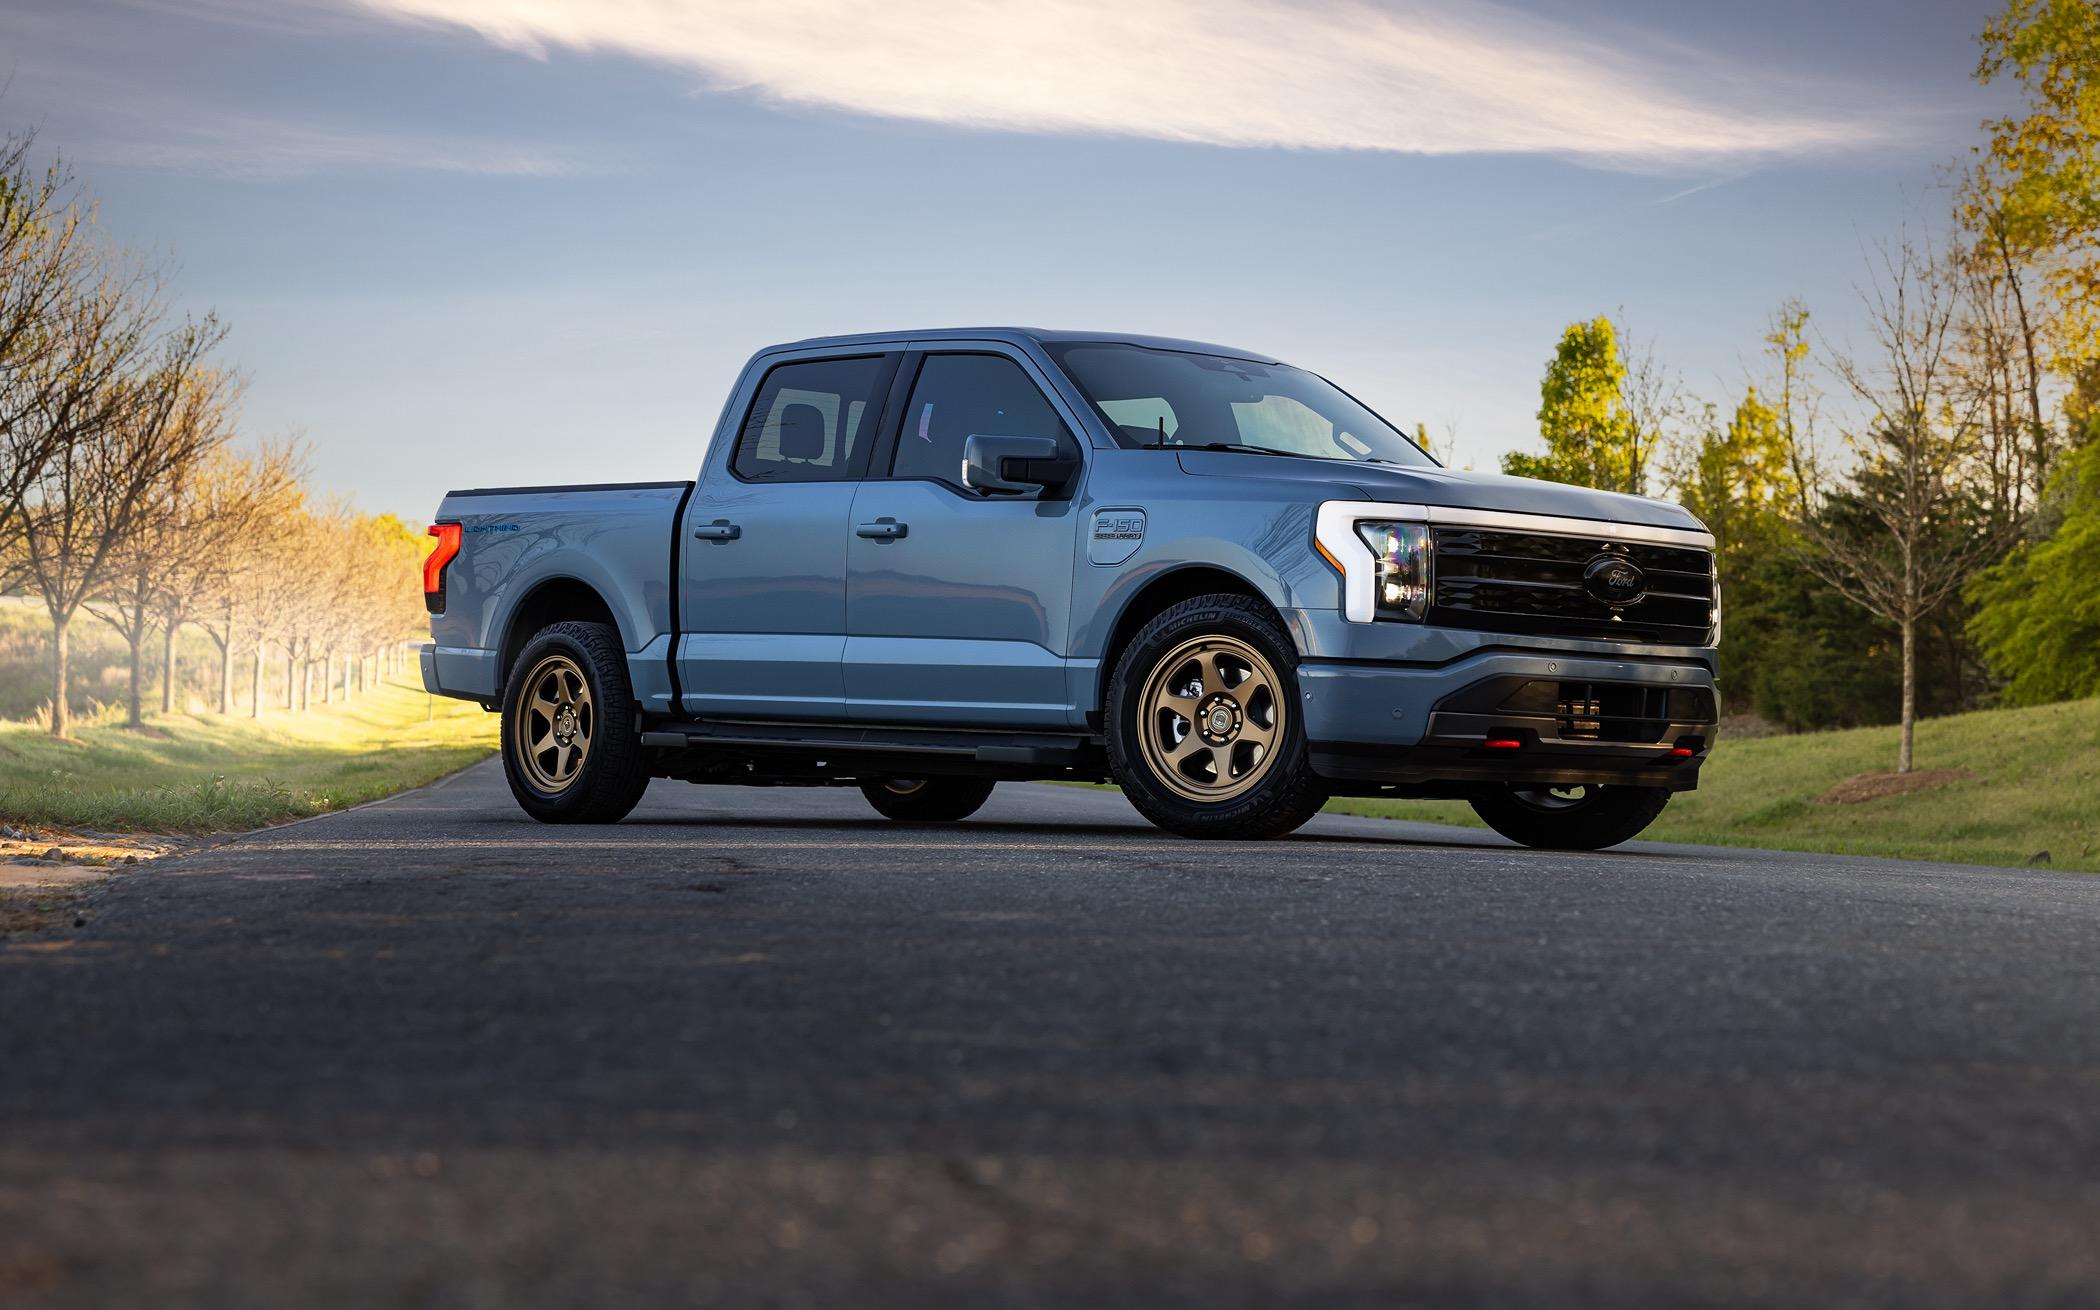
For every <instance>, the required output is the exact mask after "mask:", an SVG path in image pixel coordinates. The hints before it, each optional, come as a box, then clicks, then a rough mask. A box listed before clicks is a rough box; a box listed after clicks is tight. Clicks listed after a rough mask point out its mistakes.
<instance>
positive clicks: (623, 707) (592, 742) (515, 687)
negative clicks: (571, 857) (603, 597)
mask: <svg viewBox="0 0 2100 1310" xmlns="http://www.w3.org/2000/svg"><path fill="white" fill-rule="evenodd" d="M570 670H573V678H572V674H571V673H570ZM564 685H568V686H573V687H575V688H576V689H577V692H578V694H576V695H574V696H570V697H565V696H564V695H563V694H561V693H560V692H557V693H556V694H555V695H553V696H551V697H547V696H541V697H536V696H535V693H536V692H545V691H548V690H550V689H553V688H557V687H561V686H564ZM529 701H533V702H537V701H547V702H548V703H553V704H555V705H557V706H558V707H562V706H565V707H566V710H567V715H566V717H564V718H561V719H560V724H561V726H563V727H565V728H567V729H568V731H569V734H570V735H569V738H568V740H567V741H566V742H565V743H563V745H565V746H566V747H567V748H568V751H570V752H573V751H574V750H575V745H576V743H577V742H578V741H579V740H580V741H581V742H582V746H583V749H582V752H581V754H580V756H577V755H574V754H569V753H564V751H563V748H562V746H553V747H548V748H545V749H543V750H542V751H541V752H538V753H535V752H533V751H532V750H531V749H530V747H531V742H532V740H533V739H535V738H537V739H539V740H541V741H546V740H549V739H552V738H555V737H558V736H559V733H558V731H557V721H556V717H555V716H550V715H547V714H543V713H540V712H539V711H537V710H533V709H529V708H528V702H529ZM559 712H560V711H559V710H557V714H559ZM528 719H529V721H530V727H529V730H528V729H527V728H526V727H521V725H524V724H526V723H527V721H528ZM635 720H636V712H635V703H634V689H633V688H632V687H630V686H629V685H628V682H627V658H626V652H625V651H624V650H622V649H621V646H620V637H619V634H618V633H617V632H615V631H613V629H611V628H610V627H607V626H606V625H605V624H603V623H556V624H553V625H551V626H549V627H545V628H542V629H540V631H539V632H538V633H536V634H534V636H533V638H532V640H531V641H528V642H526V643H525V649H524V650H522V651H520V652H518V658H517V662H516V663H514V664H512V665H511V667H510V678H509V681H508V682H506V683H505V685H504V689H503V728H502V734H501V744H502V755H503V776H504V778H505V779H507V780H508V781H509V783H510V794H511V795H512V796H515V797H516V798H517V801H518V806H519V808H521V809H523V810H524V811H525V812H526V813H527V814H529V815H531V816H532V817H533V818H535V819H538V820H539V821H540V822H541V823H617V822H619V821H620V820H621V819H623V818H626V817H627V814H628V812H629V811H631V810H632V809H634V807H635V805H636V804H638V803H639V802H640V801H641V799H642V793H643V792H644V791H645V790H647V789H648V786H649V771H648V768H647V766H646V765H645V764H644V763H643V760H642V742H641V735H640V733H639V732H638V731H637V725H636V722H635ZM542 722H544V723H545V724H546V732H545V733H544V734H542V733H540V732H539V730H538V725H539V724H540V723H542Z"/></svg>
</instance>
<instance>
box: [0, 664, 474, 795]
mask: <svg viewBox="0 0 2100 1310" xmlns="http://www.w3.org/2000/svg"><path fill="white" fill-rule="evenodd" d="M411 676H413V675H411ZM495 742H496V719H495V716H493V715H490V714H486V713H484V712H483V711H482V710H481V709H480V707H478V706H475V705H470V704H468V703H466V702H465V701H456V700H446V699H438V700H436V701H434V702H433V701H432V700H431V699H430V698H429V697H427V696H425V695H424V692H423V689H422V686H421V684H420V683H415V684H411V683H409V682H407V681H390V680H382V682H381V683H380V685H379V686H378V687H377V688H375V689H374V690H372V691H370V692H368V693H366V694H365V695H362V696H359V697H357V698H356V699H354V700H352V701H350V702H349V703H347V704H341V703H338V704H335V705H320V704H316V705H314V707H313V708H312V709H310V710H306V711H304V712H301V713H297V714H292V713H287V712H285V711H282V710H278V711H275V712H273V713H265V715H264V716H263V718H261V719H260V720H256V719H250V718H248V717H247V716H246V715H245V713H244V714H241V715H235V716H227V717H221V716H219V715H216V714H171V715H154V716H151V717H150V718H149V719H148V721H147V725H146V727H145V728H144V729H143V730H141V731H136V732H134V731H131V730H129V729H126V728H124V727H122V726H119V724H118V723H114V722H108V721H104V722H98V723H94V724H91V725H88V726H84V727H81V728H80V729H78V732H77V736H76V737H75V738H74V739H73V740H69V741H58V740H55V739H53V738H52V737H51V736H50V734H49V733H47V732H46V731H45V730H44V729H43V728H41V727H39V726H37V725H36V724H34V723H0V819H5V820H6V821H7V822H10V823H16V824H30V825H50V826H56V827H64V828H94V829H103V830H108V831H122V832H169V833H177V832H228V831H236V830H239V829H243V828H255V827H260V826H263V825H265V824H270V823H279V822H282V821H284V820H286V819H295V818H302V817H304V816H306V815H309V814H320V813H322V812H324V811H327V810H336V809H342V808H344V807H346V806H350V805H358V804H362V803H363V802H365V801H369V800H376V799H378V798H379V797H381V796H386V795H390V794H392V793H394V792H397V791H401V790H403V789H404V788H408V787H418V786H421V785H423V784H424V783H427V782H430V781H432V780H433V779H436V778H440V777H443V776H444V775H445V774H447V773H450V772H452V771H453V770H455V769H460V768H464V767H465V766H467V765H469V764H472V763H473V762H474V761H476V760H478V759H480V758H482V757H483V756H485V755H487V754H488V753H489V752H490V751H491V750H493V749H494V748H495Z"/></svg>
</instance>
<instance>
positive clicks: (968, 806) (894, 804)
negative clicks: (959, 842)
mask: <svg viewBox="0 0 2100 1310" xmlns="http://www.w3.org/2000/svg"><path fill="white" fill-rule="evenodd" d="M996 785H997V784H996V783H991V782H987V781H985V780H984V779H982V778H886V779H884V780H883V781H881V782H864V783H862V784H861V785H860V794H861V795H863V796H865V797H867V798H868V804H870V805H872V806H874V807H875V809H876V812H877V813H879V814H881V815H882V816H883V817H884V818H887V819H896V820H897V821H899V822H900V823H954V822H955V821H956V820H958V819H967V818H969V817H970V816H971V815H973V814H975V813H977V811H978V808H979V807H980V806H982V805H983V804H984V803H985V802H986V801H987V800H990V799H991V795H992V788H993V787H994V786H996Z"/></svg>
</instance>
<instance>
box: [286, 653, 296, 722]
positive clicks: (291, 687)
mask: <svg viewBox="0 0 2100 1310" xmlns="http://www.w3.org/2000/svg"><path fill="white" fill-rule="evenodd" d="M284 707H285V709H287V710H296V709H298V708H299V657H298V656H297V655H294V654H293V653H292V648H291V647H290V646H287V647H285V648H284Z"/></svg>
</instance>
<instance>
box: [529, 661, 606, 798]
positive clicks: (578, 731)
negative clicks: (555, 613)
mask: <svg viewBox="0 0 2100 1310" xmlns="http://www.w3.org/2000/svg"><path fill="white" fill-rule="evenodd" d="M516 712H517V722H516V723H515V724H514V725H513V731H512V733H511V741H512V743H513V746H514V749H515V750H516V751H517V753H518V766H519V767H520V768H522V769H523V770H524V771H525V776H526V777H528V778H530V779H531V780H532V784H533V786H535V787H538V788H539V789H540V790H541V791H544V792H548V793H550V794H552V793H558V792H564V791H567V790H568V789H569V786H570V785H571V784H572V783H574V782H575V781H576V779H577V778H578V777H579V776H581V775H582V773H583V765H584V761H585V760H587V759H589V758H590V754H591V735H592V733H593V731H594V730H595V729H596V727H597V717H598V716H597V706H596V705H595V704H594V703H593V702H592V700H591V684H590V680H589V679H587V678H585V677H584V676H583V669H582V667H581V666H580V665H578V664H577V663H576V661H575V660H573V659H571V658H570V657H569V656H568V655H566V654H553V655H548V656H546V657H545V658H543V659H542V660H540V662H539V663H537V664H535V665H533V666H532V671H531V672H529V673H527V674H526V675H525V694H524V695H522V696H520V697H518V701H517V711H516Z"/></svg>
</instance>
